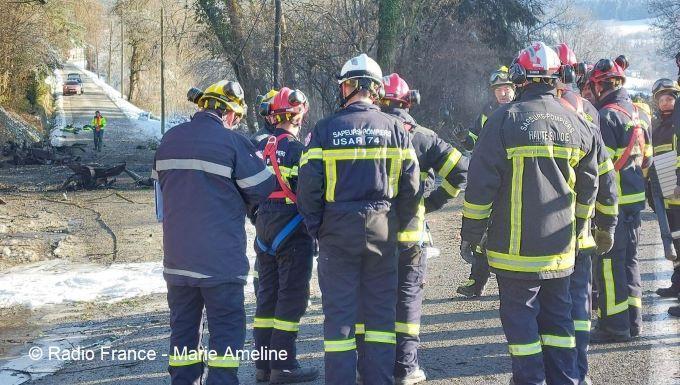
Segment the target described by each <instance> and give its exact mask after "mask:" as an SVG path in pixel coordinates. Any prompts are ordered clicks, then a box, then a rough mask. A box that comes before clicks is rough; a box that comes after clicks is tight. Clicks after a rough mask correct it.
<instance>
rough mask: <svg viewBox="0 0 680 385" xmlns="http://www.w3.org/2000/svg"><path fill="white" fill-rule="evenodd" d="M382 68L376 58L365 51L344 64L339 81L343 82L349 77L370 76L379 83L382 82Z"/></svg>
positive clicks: (369, 77)
mask: <svg viewBox="0 0 680 385" xmlns="http://www.w3.org/2000/svg"><path fill="white" fill-rule="evenodd" d="M382 77H383V75H382V70H381V69H380V66H379V65H378V63H376V61H375V60H373V59H371V58H370V57H368V55H366V54H365V53H362V54H361V55H359V56H356V57H353V58H351V59H349V60H348V61H347V63H345V65H343V66H342V69H341V70H340V75H338V83H342V82H344V81H345V80H349V79H360V78H368V79H371V80H373V81H375V82H376V83H378V84H382Z"/></svg>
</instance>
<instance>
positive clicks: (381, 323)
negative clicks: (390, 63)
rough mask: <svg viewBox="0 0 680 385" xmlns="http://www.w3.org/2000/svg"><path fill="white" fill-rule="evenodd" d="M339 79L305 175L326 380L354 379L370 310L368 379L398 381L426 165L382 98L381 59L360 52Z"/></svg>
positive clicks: (303, 203) (301, 199) (302, 200)
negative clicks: (400, 279)
mask: <svg viewBox="0 0 680 385" xmlns="http://www.w3.org/2000/svg"><path fill="white" fill-rule="evenodd" d="M338 83H339V88H340V96H341V107H342V108H341V109H340V110H339V111H338V112H337V113H335V114H333V115H331V116H330V117H327V118H325V119H322V120H320V121H319V122H318V123H317V124H316V126H315V127H314V129H313V131H312V132H311V133H310V134H309V136H308V137H307V139H306V147H305V152H304V153H303V155H302V159H301V161H300V176H299V178H298V208H299V210H300V212H301V213H302V215H303V217H304V221H305V224H306V225H307V229H308V230H309V233H310V234H311V235H312V236H313V237H316V238H318V241H319V258H318V275H319V287H320V288H321V294H322V304H323V312H324V352H325V383H326V384H328V385H354V384H355V381H356V367H357V354H356V339H355V334H356V332H357V330H356V323H357V321H358V320H359V312H361V320H363V321H364V323H363V325H364V330H359V332H363V336H364V341H365V351H364V356H363V359H362V361H363V362H362V364H361V366H362V367H363V368H364V372H363V378H364V381H365V383H366V384H372V385H373V384H376V385H378V384H380V385H383V384H392V383H393V381H394V379H393V375H394V358H395V345H396V342H397V337H396V333H395V318H396V314H395V309H396V303H397V233H398V232H399V231H400V230H404V229H405V228H406V226H407V225H408V223H409V221H410V220H411V219H413V218H415V217H416V212H417V206H418V201H417V200H416V194H417V192H418V189H419V182H418V178H419V170H418V163H417V159H416V157H415V153H414V151H413V147H412V146H411V143H410V140H409V137H408V133H407V132H406V131H405V129H404V127H403V124H402V123H401V121H399V120H398V119H397V118H395V117H393V116H390V115H387V114H385V113H383V112H381V111H380V109H379V108H378V106H376V105H375V104H374V103H375V102H377V101H379V99H380V97H381V96H382V94H383V92H384V90H383V87H382V71H381V69H380V66H379V65H378V64H377V63H376V62H375V61H374V60H373V59H371V58H369V57H368V56H366V54H361V55H359V56H357V57H354V58H352V59H350V60H349V61H347V62H346V63H345V65H344V66H343V67H342V70H341V71H340V74H339V76H338ZM406 246H410V245H406Z"/></svg>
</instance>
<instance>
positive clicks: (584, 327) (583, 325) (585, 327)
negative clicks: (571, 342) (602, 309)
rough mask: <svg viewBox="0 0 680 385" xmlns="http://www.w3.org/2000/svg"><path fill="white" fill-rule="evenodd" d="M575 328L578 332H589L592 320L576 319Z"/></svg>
mask: <svg viewBox="0 0 680 385" xmlns="http://www.w3.org/2000/svg"><path fill="white" fill-rule="evenodd" d="M574 330H576V331H577V332H589V331H590V320H574Z"/></svg>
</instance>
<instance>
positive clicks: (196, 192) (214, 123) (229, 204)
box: [153, 111, 276, 287]
mask: <svg viewBox="0 0 680 385" xmlns="http://www.w3.org/2000/svg"><path fill="white" fill-rule="evenodd" d="M153 174H154V176H155V178H156V179H157V180H158V181H159V183H160V186H161V192H162V194H163V250H164V258H163V267H164V270H163V276H164V277H165V280H166V281H167V282H168V283H169V284H171V285H177V286H201V287H208V286H215V285H217V284H221V283H228V282H232V283H233V282H236V283H243V284H245V282H246V278H247V276H248V270H249V265H248V259H247V258H246V232H245V217H246V215H247V214H249V213H252V212H254V210H255V208H256V206H257V205H258V204H259V203H260V202H262V201H263V200H265V199H266V198H267V197H268V196H269V194H270V193H271V192H272V191H273V190H274V188H275V186H276V180H275V178H274V175H273V174H272V173H271V172H270V171H269V169H268V168H267V167H265V164H264V162H263V161H262V159H260V158H259V157H258V156H257V155H256V150H255V147H254V146H253V144H252V143H251V141H250V139H248V138H246V137H245V136H243V135H241V134H239V133H237V132H234V131H231V130H227V129H225V128H224V126H223V125H222V121H221V119H220V118H219V117H218V116H217V115H216V114H214V113H212V112H208V111H201V112H198V113H196V114H195V115H194V116H193V118H192V120H191V121H190V122H187V123H183V124H180V125H178V126H175V127H174V128H172V129H171V130H170V131H168V132H167V133H166V134H165V135H164V136H163V139H162V140H161V143H160V145H159V146H158V150H156V156H155V159H154V167H153Z"/></svg>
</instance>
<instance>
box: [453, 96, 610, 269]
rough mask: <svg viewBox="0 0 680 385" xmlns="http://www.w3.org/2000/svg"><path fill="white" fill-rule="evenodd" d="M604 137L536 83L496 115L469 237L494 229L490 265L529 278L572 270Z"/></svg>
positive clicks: (481, 145)
mask: <svg viewBox="0 0 680 385" xmlns="http://www.w3.org/2000/svg"><path fill="white" fill-rule="evenodd" d="M595 146H596V137H595V136H594V135H593V133H592V131H591V130H590V128H589V126H588V123H587V122H586V121H585V120H584V119H583V118H581V117H580V116H578V115H576V114H575V113H573V112H571V111H568V110H567V109H566V108H565V107H564V106H562V105H561V104H560V102H559V101H558V100H556V95H555V89H554V88H550V87H549V86H548V85H545V84H530V85H528V86H527V87H525V89H523V90H522V92H521V94H520V96H519V99H518V100H517V101H515V102H513V103H510V104H508V105H504V106H501V107H500V108H499V109H498V110H496V111H495V112H494V114H493V115H491V117H490V118H489V120H488V122H487V123H486V126H485V127H484V131H483V132H482V135H481V136H480V138H479V142H478V143H477V150H476V151H475V152H474V153H473V155H472V159H471V160H470V169H469V172H468V185H467V189H466V191H465V202H464V206H463V227H462V230H461V237H462V239H463V240H466V241H469V242H471V243H472V244H479V243H480V241H481V239H482V236H483V234H484V232H485V231H487V227H488V231H487V234H488V236H487V242H486V252H487V256H488V261H489V266H490V267H491V268H492V269H493V270H494V271H495V272H496V273H497V274H500V275H506V276H511V277H516V278H525V279H549V278H559V277H565V276H568V275H569V274H571V273H572V271H573V266H574V260H575V253H576V235H577V234H578V233H580V232H581V231H582V229H583V228H584V226H585V224H586V222H587V220H588V219H589V218H590V217H591V216H592V213H593V211H594V209H595V197H596V193H597V180H598V163H597V156H596V155H597V154H596V151H595Z"/></svg>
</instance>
